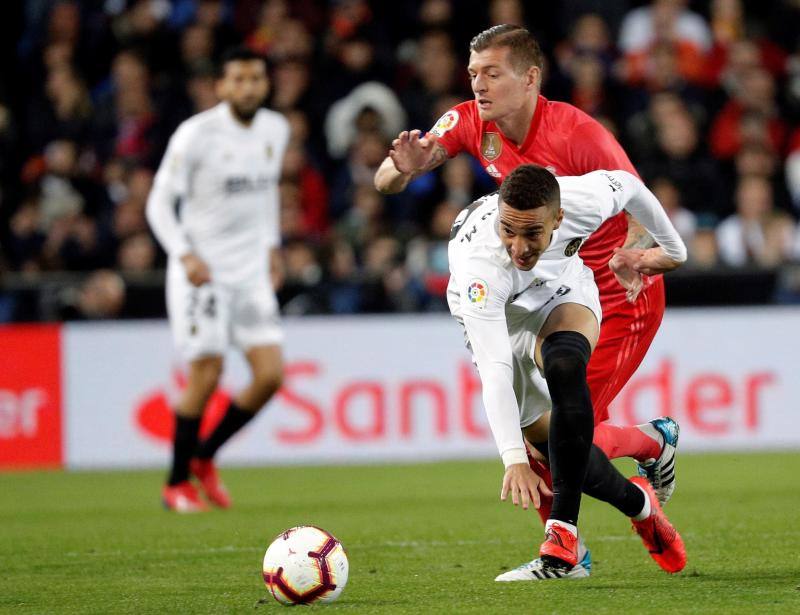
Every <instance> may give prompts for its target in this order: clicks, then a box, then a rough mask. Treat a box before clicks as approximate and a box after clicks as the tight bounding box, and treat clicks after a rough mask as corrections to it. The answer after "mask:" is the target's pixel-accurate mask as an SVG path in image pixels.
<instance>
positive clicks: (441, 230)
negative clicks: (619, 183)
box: [0, 0, 800, 322]
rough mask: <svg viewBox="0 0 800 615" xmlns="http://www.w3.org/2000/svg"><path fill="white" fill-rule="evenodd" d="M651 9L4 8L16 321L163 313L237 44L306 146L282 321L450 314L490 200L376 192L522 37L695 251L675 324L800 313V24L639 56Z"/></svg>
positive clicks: (3, 272) (671, 283) (721, 32)
mask: <svg viewBox="0 0 800 615" xmlns="http://www.w3.org/2000/svg"><path fill="white" fill-rule="evenodd" d="M643 5H644V6H647V3H642V2H627V1H624V0H607V1H603V2H601V1H599V0H595V1H592V0H573V1H564V2H527V3H525V2H513V1H512V2H508V1H495V2H480V1H477V0H459V1H455V0H453V1H448V0H424V1H423V0H418V1H406V2H365V1H362V0H338V1H334V0H331V1H329V2H324V1H319V0H318V1H314V0H293V1H283V0H267V1H260V0H242V1H239V2H233V1H227V0H174V1H172V2H168V1H167V0H139V1H126V0H85V1H81V2H69V1H61V0H26V1H25V2H9V3H3V7H2V9H0V10H1V11H2V12H3V15H2V19H1V20H0V49H1V51H0V70H1V71H2V73H1V75H2V79H1V80H0V182H1V187H2V190H0V322H8V321H12V322H13V321H47V320H51V321H52V320H69V319H93V318H137V317H160V316H163V315H164V312H165V310H164V301H163V268H164V265H165V258H164V255H163V253H162V252H161V251H160V249H159V248H158V247H157V245H156V243H155V242H154V239H153V237H152V235H151V234H150V231H149V229H148V228H147V224H146V222H145V218H144V205H145V199H146V197H147V193H148V189H149V186H150V182H151V180H152V174H153V172H154V170H155V169H156V167H157V165H158V162H159V160H160V157H161V155H162V153H163V150H164V147H165V144H166V141H167V139H168V138H169V136H170V134H171V133H172V131H173V130H174V129H175V127H176V126H177V125H178V123H180V122H181V121H182V120H184V119H186V118H187V117H188V116H190V115H192V114H194V113H196V112H198V111H200V110H203V109H205V108H207V107H208V106H210V105H213V104H214V103H215V100H214V98H213V76H214V64H215V60H216V59H217V58H218V57H219V55H220V53H221V52H222V51H223V50H224V49H225V48H226V47H227V46H229V45H232V44H238V43H244V44H246V45H249V46H250V47H252V48H253V49H255V50H258V51H260V52H263V53H264V54H265V55H266V57H267V58H268V60H269V64H270V69H271V76H272V80H273V88H272V94H271V95H270V98H269V101H268V105H269V106H270V107H272V108H275V109H277V110H279V111H282V112H283V113H285V114H287V116H288V117H289V118H290V120H291V123H292V127H293V131H294V132H293V139H292V145H291V147H290V150H289V156H288V157H289V160H288V164H287V169H286V172H285V177H284V179H283V180H282V183H281V193H282V196H283V205H282V208H283V212H282V236H283V252H284V257H285V258H284V261H285V268H284V270H283V271H282V272H280V273H281V276H280V277H281V278H282V279H283V282H282V286H281V288H280V293H279V297H280V300H281V303H282V307H283V311H284V313H286V314H320V313H335V314H344V313H364V312H414V311H442V310H445V309H446V305H445V302H444V299H443V293H444V287H445V284H446V280H447V262H446V238H447V232H448V229H449V225H450V223H451V221H452V219H453V217H454V216H455V214H456V212H457V211H458V210H459V209H460V208H462V207H463V206H464V205H466V204H468V203H469V202H470V201H471V200H472V199H473V198H475V197H476V196H478V195H480V194H482V193H485V192H487V191H489V190H491V189H493V185H494V184H493V182H491V181H490V180H489V178H488V177H487V176H485V175H484V174H483V172H482V170H481V169H480V168H479V167H478V166H476V165H475V163H473V162H471V161H470V160H469V159H467V158H465V159H463V160H461V161H460V162H457V163H454V162H451V163H449V164H448V165H445V166H444V167H443V168H442V169H440V170H439V171H437V172H435V173H433V174H430V175H429V176H426V177H423V178H420V179H419V180H418V181H416V182H415V183H414V184H413V185H412V186H411V187H410V189H409V190H407V191H406V192H405V193H404V194H402V195H398V196H393V197H382V196H381V195H379V194H378V193H376V192H375V191H374V189H373V188H372V175H373V173H374V170H375V168H376V167H377V165H378V164H379V163H380V161H381V160H382V159H383V157H384V155H385V153H386V151H387V148H388V144H389V142H390V140H391V138H392V137H393V136H394V135H396V133H397V132H398V131H399V130H402V129H408V128H420V129H423V130H425V129H427V128H429V127H430V126H432V125H433V123H434V122H435V120H436V118H437V117H438V116H439V114H441V112H443V111H444V110H446V109H447V108H448V107H450V106H451V105H453V104H455V103H456V102H459V101H461V100H465V99H467V98H469V97H470V91H469V87H468V81H467V78H466V77H467V74H466V70H465V66H466V60H467V48H468V42H469V39H470V37H471V36H472V35H474V34H475V33H476V32H478V31H480V30H481V29H483V28H485V27H487V26H488V25H491V24H492V23H498V22H503V21H519V20H522V21H524V23H525V24H526V25H527V26H528V27H529V28H530V29H531V30H532V31H533V32H534V33H535V34H536V36H537V37H538V38H539V40H540V41H541V44H542V46H543V48H544V50H545V52H546V55H547V59H548V66H547V70H546V80H545V84H544V87H543V93H544V94H545V95H546V96H548V97H550V98H553V99H558V100H565V101H569V102H571V103H573V104H575V105H577V106H579V107H581V108H582V109H584V110H585V111H587V112H588V113H590V114H591V115H593V116H595V117H597V118H598V119H600V120H601V121H603V122H604V123H605V124H606V125H607V126H608V127H609V128H610V129H611V130H612V131H613V132H614V133H615V134H616V136H617V137H618V138H619V139H620V140H621V142H622V143H623V145H624V146H625V147H626V150H627V151H628V152H629V154H630V155H631V157H632V159H633V162H634V164H635V165H636V166H637V168H638V169H639V171H640V172H641V174H642V175H643V177H644V178H645V179H646V180H647V181H648V183H649V185H650V186H651V187H652V188H653V189H654V190H655V191H656V193H657V194H658V196H659V197H660V198H661V200H662V202H663V203H664V205H665V207H667V208H668V209H669V211H670V215H671V216H672V218H673V220H674V222H675V224H676V226H677V227H678V228H679V230H680V231H681V232H682V234H683V235H684V238H685V239H686V241H687V244H688V245H689V249H690V259H691V260H690V263H689V264H688V265H687V266H686V267H685V268H684V269H682V270H681V271H680V272H678V273H676V274H674V275H670V276H668V302H669V304H670V305H711V304H714V305H730V304H743V303H750V304H759V303H793V302H798V301H800V269H798V267H797V265H796V263H797V262H798V260H800V232H799V231H798V224H797V218H798V213H800V128H799V127H800V46H799V45H798V43H799V42H800V3H798V2H794V1H791V0H774V1H772V2H764V3H750V2H747V3H744V2H711V3H709V2H690V3H688V7H689V8H690V9H691V10H693V11H694V12H695V13H697V14H699V15H700V16H701V17H702V20H703V22H704V27H705V28H706V34H707V35H708V36H710V37H711V40H712V44H711V46H710V47H709V48H708V49H705V50H704V49H702V47H701V46H698V45H697V44H696V41H694V40H692V38H691V37H688V38H682V37H680V36H678V37H676V38H674V39H673V40H671V41H669V42H661V43H659V44H656V45H651V46H649V47H646V48H643V49H640V50H636V49H633V50H629V51H628V52H625V51H624V50H623V49H621V48H620V45H619V41H620V39H619V33H620V26H621V24H622V23H623V20H624V19H625V18H626V16H627V15H628V14H629V13H630V11H632V10H634V9H636V8H638V7H640V6H643ZM731 7H732V8H733V9H736V7H740V8H742V11H743V13H742V15H741V18H737V17H736V16H735V15H734V16H733V17H732V16H731V14H730V13H728V11H729V10H730V8H731ZM592 11H594V12H595V13H594V17H586V14H587V13H591V12H592ZM332 118H333V119H332ZM742 229H745V230H744V231H742Z"/></svg>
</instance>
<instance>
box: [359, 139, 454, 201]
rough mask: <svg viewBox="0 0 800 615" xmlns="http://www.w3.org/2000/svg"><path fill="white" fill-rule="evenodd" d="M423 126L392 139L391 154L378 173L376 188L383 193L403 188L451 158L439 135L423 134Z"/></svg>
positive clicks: (391, 192)
mask: <svg viewBox="0 0 800 615" xmlns="http://www.w3.org/2000/svg"><path fill="white" fill-rule="evenodd" d="M419 135H420V132H419V130H412V131H411V132H401V133H400V135H399V136H398V137H397V139H395V140H394V141H392V149H391V150H390V151H389V156H387V158H386V159H385V160H384V161H383V163H382V164H381V166H380V168H379V169H378V171H377V172H376V173H375V180H374V181H375V188H377V189H378V191H379V192H382V193H383V194H396V193H398V192H402V191H403V190H405V189H406V186H408V183H409V182H410V181H411V180H412V179H414V178H415V177H418V176H419V175H422V174H423V173H427V172H428V171H431V170H433V169H435V168H436V167H438V166H440V165H442V164H443V163H444V162H445V161H446V160H447V150H446V149H445V148H444V147H443V146H442V145H440V144H439V143H437V142H436V138H435V137H423V138H420V136H419Z"/></svg>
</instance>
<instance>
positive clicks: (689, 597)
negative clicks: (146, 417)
mask: <svg viewBox="0 0 800 615" xmlns="http://www.w3.org/2000/svg"><path fill="white" fill-rule="evenodd" d="M626 469H627V471H628V472H630V471H631V470H632V466H630V465H628V466H626ZM223 474H224V478H225V479H226V481H227V482H228V484H229V487H230V489H231V492H232V494H233V496H234V498H235V508H234V509H232V510H230V511H226V512H220V511H215V512H211V513H208V514H203V515H197V516H188V517H187V516H177V515H174V514H168V513H166V512H164V511H163V510H161V509H160V507H159V505H158V492H159V488H160V480H161V478H162V475H163V473H161V472H112V473H58V472H54V473H22V474H7V475H0V612H14V613H232V612H241V613H277V612H282V611H280V609H283V608H285V607H281V606H280V605H278V604H277V603H276V602H274V601H272V598H269V601H267V602H265V603H263V604H259V600H260V599H262V598H265V597H267V594H266V591H265V589H264V587H263V585H262V582H261V578H260V567H261V557H262V555H263V551H264V549H265V548H266V546H267V545H268V544H269V542H270V540H271V539H272V538H273V537H274V536H275V535H276V534H277V533H279V532H280V531H281V530H283V529H285V528H287V527H290V526H293V525H299V524H307V523H308V524H316V525H320V526H322V527H324V528H326V529H329V530H330V531H332V532H333V533H335V534H336V535H337V536H338V537H339V539H340V540H342V542H343V543H344V544H345V546H346V548H347V550H348V553H349V557H350V571H351V572H350V581H349V583H348V586H347V588H346V589H345V591H344V594H343V595H342V597H341V598H340V599H339V601H338V602H337V603H335V604H333V605H328V606H319V607H317V606H315V607H312V608H315V609H324V610H327V611H344V612H348V613H350V612H352V613H370V614H371V613H534V612H535V613H573V612H575V613H592V614H593V613H653V614H655V613H662V612H666V613H691V612H694V613H733V612H742V613H745V612H746V613H765V612H774V613H792V612H795V613H797V612H800V557H799V556H798V554H800V478H798V477H800V455H799V454H772V455H735V456H733V455H724V456H723V455H705V456H689V455H683V456H682V457H681V458H680V460H679V486H678V490H677V492H676V494H675V498H674V499H673V501H672V502H671V503H670V504H669V506H668V507H667V512H668V513H669V514H670V516H671V518H672V520H673V521H674V523H675V524H676V525H677V527H678V528H679V529H680V530H681V532H682V534H683V537H684V539H685V541H686V545H687V549H688V553H689V564H688V566H687V568H686V570H685V571H684V573H682V574H680V575H676V576H668V575H666V574H664V573H662V572H661V571H660V570H659V569H658V568H657V566H656V565H655V563H654V562H652V561H651V560H650V558H649V556H648V555H647V553H646V552H645V551H644V549H643V548H642V546H641V543H640V541H639V539H638V538H637V537H636V536H635V535H633V534H631V532H630V531H629V529H628V522H627V521H626V520H625V519H624V518H622V517H621V515H619V514H618V513H616V512H615V511H613V510H612V509H610V508H609V507H608V506H606V505H602V504H599V503H597V502H593V501H589V500H587V501H586V502H585V504H584V510H583V515H582V521H581V526H582V529H583V532H584V535H585V537H586V539H587V541H588V542H589V545H590V547H591V549H592V553H593V555H594V560H595V569H594V574H593V576H592V578H591V579H587V580H581V581H569V582H565V581H560V582H553V581H551V582H547V583H536V584H534V583H522V584H519V583H516V584H497V583H494V582H493V579H494V577H495V575H496V574H497V573H499V572H501V571H503V570H505V569H507V568H509V567H513V566H516V565H517V564H519V563H521V562H523V561H524V560H527V559H530V558H531V554H532V553H533V550H534V548H535V547H537V546H538V543H539V540H540V536H541V530H540V529H539V522H538V520H537V518H536V515H535V513H533V512H527V513H526V512H523V511H522V510H515V509H513V507H512V506H510V505H506V504H501V503H499V501H497V497H496V494H497V493H498V492H499V485H500V468H499V466H498V464H497V463H489V462H469V463H442V464H430V465H414V466H376V467H330V468H310V467H301V468H265V469H238V470H226V471H224V473H223Z"/></svg>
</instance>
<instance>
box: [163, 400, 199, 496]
mask: <svg viewBox="0 0 800 615" xmlns="http://www.w3.org/2000/svg"><path fill="white" fill-rule="evenodd" d="M199 431H200V419H199V418H187V417H183V416H180V415H178V414H176V415H175V438H174V440H173V446H172V468H171V470H170V473H169V479H168V480H167V484H168V485H170V486H172V485H177V484H178V483H182V482H183V481H185V480H189V462H190V461H191V459H192V457H193V456H194V454H195V450H196V449H197V433H198V432H199Z"/></svg>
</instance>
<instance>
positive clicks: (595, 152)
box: [431, 96, 638, 309]
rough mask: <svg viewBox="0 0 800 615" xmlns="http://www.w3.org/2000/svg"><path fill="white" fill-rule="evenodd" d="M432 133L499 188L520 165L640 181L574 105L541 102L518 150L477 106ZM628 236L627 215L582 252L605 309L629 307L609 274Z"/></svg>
mask: <svg viewBox="0 0 800 615" xmlns="http://www.w3.org/2000/svg"><path fill="white" fill-rule="evenodd" d="M431 133H433V134H435V135H437V136H438V139H439V143H441V144H442V146H443V147H444V148H445V149H446V150H447V154H448V156H450V157H451V158H452V157H453V156H455V155H457V154H459V153H460V152H468V153H470V154H472V155H473V156H474V157H475V158H476V159H477V160H479V161H480V163H481V164H482V165H483V167H484V169H486V172H487V173H488V174H489V175H491V176H492V177H493V178H494V179H495V181H496V182H497V183H498V184H500V183H502V181H503V178H505V176H506V175H508V174H509V173H510V172H511V171H513V170H514V169H515V168H516V167H517V166H519V165H520V164H525V163H533V164H538V165H540V166H543V167H545V168H547V169H549V170H550V171H551V172H552V173H553V174H554V175H583V174H585V173H590V172H591V171H597V170H600V169H605V170H609V171H613V170H615V169H623V170H625V171H628V172H630V173H633V174H635V175H637V176H638V173H637V172H636V169H634V167H633V165H632V164H631V161H630V159H629V158H628V156H627V154H625V150H623V149H622V146H621V145H620V144H619V143H618V142H617V140H616V139H614V137H613V136H612V135H611V133H610V132H608V130H606V129H605V128H604V127H603V126H602V125H601V124H600V123H599V122H598V121H597V120H595V119H593V118H592V117H590V116H589V115H587V114H586V113H584V112H583V111H581V110H580V109H578V108H576V107H573V106H572V105H570V104H567V103H563V102H556V101H550V100H547V99H546V98H545V97H544V96H539V101H538V103H537V104H536V112H535V113H534V115H533V120H532V121H531V127H530V130H529V131H528V136H527V137H526V138H525V142H524V143H523V144H522V145H521V146H519V147H517V145H516V144H514V143H513V142H511V141H509V140H508V139H506V137H505V136H503V133H502V132H500V129H499V128H498V127H497V125H496V124H495V123H494V122H484V121H482V120H481V118H480V116H479V115H478V109H477V105H476V103H475V101H474V100H470V101H467V102H463V103H461V104H460V105H456V106H455V107H453V108H452V109H450V110H449V111H448V112H447V113H445V114H444V115H443V116H442V117H441V118H439V121H437V122H436V125H435V126H434V127H433V128H432V129H431ZM627 233H628V223H627V220H626V218H625V214H624V213H621V214H619V215H617V216H615V217H613V218H611V219H609V220H607V221H606V222H605V223H604V224H603V225H602V226H601V227H600V228H599V229H597V231H595V232H594V233H593V234H592V235H591V237H589V238H588V239H587V240H586V241H585V242H584V244H583V247H581V251H580V255H581V258H583V260H584V262H585V263H586V266H587V267H589V268H591V270H592V271H593V272H594V278H595V282H596V283H597V287H598V289H599V290H600V299H601V301H602V304H603V307H604V308H605V309H607V308H609V307H611V306H614V305H618V304H625V303H626V300H625V289H624V288H622V286H621V285H620V284H619V283H618V282H617V280H616V278H615V277H614V274H613V273H611V270H610V269H609V268H608V261H609V260H610V259H611V256H612V254H613V250H614V248H616V247H619V246H621V245H622V244H623V243H624V241H625V237H626V236H627Z"/></svg>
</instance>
